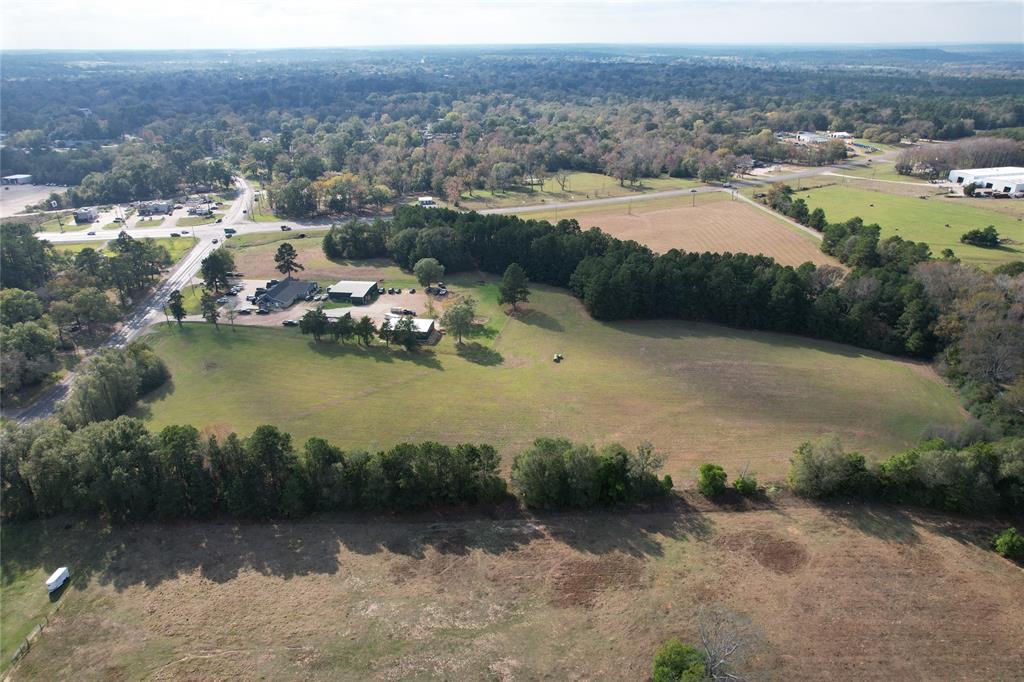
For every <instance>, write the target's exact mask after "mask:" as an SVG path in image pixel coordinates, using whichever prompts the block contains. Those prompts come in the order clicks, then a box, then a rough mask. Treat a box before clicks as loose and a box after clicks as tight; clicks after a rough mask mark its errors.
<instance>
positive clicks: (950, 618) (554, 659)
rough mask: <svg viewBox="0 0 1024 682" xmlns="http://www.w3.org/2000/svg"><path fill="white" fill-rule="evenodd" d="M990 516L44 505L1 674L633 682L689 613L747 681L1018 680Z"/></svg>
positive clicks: (879, 510) (13, 600)
mask: <svg viewBox="0 0 1024 682" xmlns="http://www.w3.org/2000/svg"><path fill="white" fill-rule="evenodd" d="M994 531H995V524H994V523H993V522H991V521H989V522H979V521H973V520H969V519H964V518H962V517H950V516H943V515H939V514H928V513H909V512H904V511H900V510H896V509H892V508H888V507H872V506H853V507H850V506H842V507H835V508H830V507H815V506H808V505H805V504H802V503H800V502H798V501H793V500H787V499H786V498H780V499H773V500H771V501H770V502H769V503H766V504H763V505H762V506H761V508H760V509H757V510H751V511H728V510H723V509H719V508H715V507H713V506H711V505H709V504H707V503H705V502H702V501H700V500H698V499H696V498H694V497H689V496H688V497H687V500H686V501H680V502H677V503H675V504H671V505H665V506H664V507H663V508H660V509H655V510H653V511H648V512H644V513H641V512H626V511H616V512H593V513H589V514H553V515H540V516H536V515H526V514H522V513H519V512H518V511H516V510H514V509H512V508H511V507H508V508H504V509H498V510H495V512H494V513H490V514H486V515H484V514H481V515H476V514H472V513H470V514H466V515H454V516H453V515H450V514H431V515H430V517H429V518H425V517H424V518H422V519H420V518H415V517H413V518H397V519H396V518H394V517H385V518H381V517H374V516H370V515H365V516H364V515H349V516H336V517H326V518H317V519H312V520H309V521H304V522H278V523H274V524H269V523H268V524H248V523H241V524H239V523H234V522H208V523H179V524H174V525H172V526H162V525H157V524H142V525H134V526H128V527H121V528H106V527H103V526H101V525H99V524H97V523H94V522H71V523H68V522H66V521H65V520H53V521H49V522H31V523H25V524H14V525H6V526H5V528H4V537H3V541H4V553H3V557H2V572H3V580H2V587H0V589H2V593H0V594H2V596H3V605H4V635H5V640H6V638H7V637H20V636H22V635H23V634H24V633H26V632H27V631H28V630H29V629H30V628H31V627H32V626H33V625H34V624H35V623H36V622H38V620H39V619H40V618H41V616H42V614H45V613H47V612H51V611H52V609H53V605H52V604H50V603H49V601H48V600H47V596H46V591H45V589H44V587H43V580H44V579H45V576H46V575H47V574H48V573H49V571H50V570H52V567H54V566H58V565H63V564H65V563H68V564H70V565H71V567H72V568H71V570H72V581H71V584H70V586H69V587H68V588H67V589H66V590H65V591H64V593H63V594H62V595H61V597H60V601H61V602H62V605H61V608H60V609H59V611H57V612H56V614H55V615H54V616H52V617H51V619H50V622H49V625H48V626H47V627H46V628H45V629H44V630H43V631H42V633H41V635H40V636H39V637H38V638H37V639H36V640H35V642H34V644H33V646H32V648H31V650H30V651H29V652H28V654H27V655H26V656H25V658H23V659H22V660H21V662H20V663H19V664H18V666H17V667H16V668H15V669H14V670H13V671H12V679H14V680H58V679H76V680H100V679H153V680H180V679H272V680H283V679H303V680H407V679H416V680H420V679H423V680H426V679H446V680H484V679H495V680H536V679H551V680H566V679H586V680H643V679H648V675H649V674H650V665H651V659H652V657H653V655H654V652H655V651H656V649H657V647H658V646H659V645H660V644H661V643H663V642H664V641H665V640H667V639H669V638H671V637H679V638H681V639H683V640H684V641H695V638H696V637H697V631H696V626H695V613H696V611H697V609H698V608H699V607H700V606H701V605H704V604H721V605H723V606H724V607H726V608H728V609H730V610H732V611H734V612H737V613H740V614H744V615H746V616H748V617H749V618H750V620H751V621H752V623H753V624H754V626H755V627H756V628H758V629H759V630H760V632H761V633H762V635H761V639H760V640H759V641H758V642H757V643H756V645H755V647H754V648H753V656H752V659H751V667H752V668H753V669H754V670H755V671H757V672H758V679H777V680H823V679H834V680H849V679H856V680H877V681H880V682H881V681H885V682H888V681H889V680H930V679H942V680H968V679H970V680H975V679H984V680H993V681H998V680H1016V679H1019V677H1020V671H1021V670H1022V669H1024V573H1022V571H1021V569H1020V567H1019V566H1016V565H1014V564H1012V563H1010V562H1009V561H1007V560H1005V559H1002V558H1001V557H999V556H997V555H996V554H995V553H993V552H992V551H991V550H989V549H988V547H987V542H988V539H989V538H990V537H991V534H992V533H993V532H994ZM69 558H70V559H69ZM14 646H16V644H15V645H14ZM10 648H12V649H13V646H12V647H10ZM4 651H5V654H6V653H7V651H8V647H7V643H6V641H5V650H4ZM5 658H6V656H5ZM6 664H7V662H6V661H5V665H6Z"/></svg>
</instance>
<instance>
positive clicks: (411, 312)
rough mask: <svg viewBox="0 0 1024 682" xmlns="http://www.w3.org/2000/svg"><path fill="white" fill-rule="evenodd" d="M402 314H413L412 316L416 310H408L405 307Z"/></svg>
mask: <svg viewBox="0 0 1024 682" xmlns="http://www.w3.org/2000/svg"><path fill="white" fill-rule="evenodd" d="M402 314H403V315H413V316H415V315H416V311H415V310H409V309H408V308H406V309H405V310H403V311H402Z"/></svg>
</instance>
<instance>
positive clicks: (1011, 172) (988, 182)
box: [949, 166, 1024, 191]
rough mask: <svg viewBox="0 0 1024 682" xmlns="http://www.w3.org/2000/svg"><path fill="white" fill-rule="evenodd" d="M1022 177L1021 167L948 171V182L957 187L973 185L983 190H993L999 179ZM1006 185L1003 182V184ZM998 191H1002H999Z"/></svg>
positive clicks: (1023, 172)
mask: <svg viewBox="0 0 1024 682" xmlns="http://www.w3.org/2000/svg"><path fill="white" fill-rule="evenodd" d="M1022 176H1024V167H1021V166H997V167H995V168H955V169H953V170H951V171H949V181H950V182H955V183H956V184H958V185H969V184H971V183H974V184H975V185H976V186H977V187H980V188H983V189H994V188H995V185H997V184H999V181H1000V179H1001V178H1006V179H1009V178H1016V177H1022ZM1003 184H1004V185H1006V184H1007V183H1006V182H1005V181H1004V183H1003ZM1000 191H1002V190H1001V189H1000Z"/></svg>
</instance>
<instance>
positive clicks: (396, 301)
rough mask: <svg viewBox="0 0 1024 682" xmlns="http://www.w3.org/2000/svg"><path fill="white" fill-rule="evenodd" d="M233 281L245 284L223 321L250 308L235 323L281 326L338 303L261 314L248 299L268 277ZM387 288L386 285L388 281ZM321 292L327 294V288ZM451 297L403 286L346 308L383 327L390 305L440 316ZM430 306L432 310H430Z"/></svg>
mask: <svg viewBox="0 0 1024 682" xmlns="http://www.w3.org/2000/svg"><path fill="white" fill-rule="evenodd" d="M232 281H233V282H235V283H237V284H240V285H242V287H243V289H242V291H240V292H238V294H237V295H235V296H226V297H225V298H226V299H227V302H226V303H224V304H223V305H221V308H220V310H221V321H223V322H226V321H227V312H228V310H231V309H234V310H239V309H251V310H252V312H251V313H249V314H238V315H237V316H236V317H235V324H242V325H250V326H255V327H279V326H281V325H282V323H283V322H284V321H285V320H298V319H299V318H301V317H302V316H303V315H304V314H305V313H306V311H308V310H313V309H315V308H316V307H317V306H321V305H323V306H325V307H336V306H337V304H332V303H330V302H329V301H299V302H297V303H295V304H294V305H292V306H289V307H288V308H284V309H282V310H272V311H271V312H269V313H268V314H265V315H258V314H256V308H257V306H256V305H255V304H254V303H252V302H251V301H247V300H246V297H247V296H255V295H256V289H257V288H259V287H265V286H266V285H267V280H265V279H240V280H232ZM384 284H385V289H386V288H387V286H386V283H384ZM321 293H326V290H324V291H322V292H321ZM450 298H451V296H450V295H449V296H448V297H445V298H441V297H437V296H428V295H427V294H425V293H424V292H423V290H422V289H420V288H419V287H417V288H416V293H409V290H408V289H403V290H402V293H401V294H388V293H384V294H381V295H380V296H379V297H378V298H377V300H376V301H374V302H373V303H369V304H367V305H353V306H350V307H346V308H345V309H346V310H350V311H351V313H352V317H353V318H355V319H359V318H361V317H363V316H364V315H368V316H369V317H370V319H372V320H373V322H374V324H376V325H377V326H380V324H381V323H382V322H383V321H384V318H385V317H386V316H387V315H388V314H389V313H390V312H391V308H402V309H408V310H412V311H413V312H414V313H415V315H416V316H417V317H440V316H441V314H442V312H443V311H444V306H445V305H446V301H447V300H448V299H450ZM431 306H432V309H433V313H431ZM189 319H195V320H202V317H200V316H190V317H189Z"/></svg>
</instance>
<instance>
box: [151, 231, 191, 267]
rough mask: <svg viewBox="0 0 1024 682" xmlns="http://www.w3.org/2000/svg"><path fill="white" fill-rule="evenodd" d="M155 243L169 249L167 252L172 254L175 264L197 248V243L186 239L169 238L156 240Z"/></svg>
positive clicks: (172, 260)
mask: <svg viewBox="0 0 1024 682" xmlns="http://www.w3.org/2000/svg"><path fill="white" fill-rule="evenodd" d="M153 241H154V242H156V243H157V244H160V245H162V246H163V247H164V248H165V249H167V252H168V253H169V254H171V262H173V263H177V262H178V261H180V260H181V259H182V258H183V257H184V255H185V254H186V253H188V252H189V251H191V250H192V247H193V246H195V242H193V241H192V240H191V239H185V238H171V237H167V238H164V239H154V240H153Z"/></svg>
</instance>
